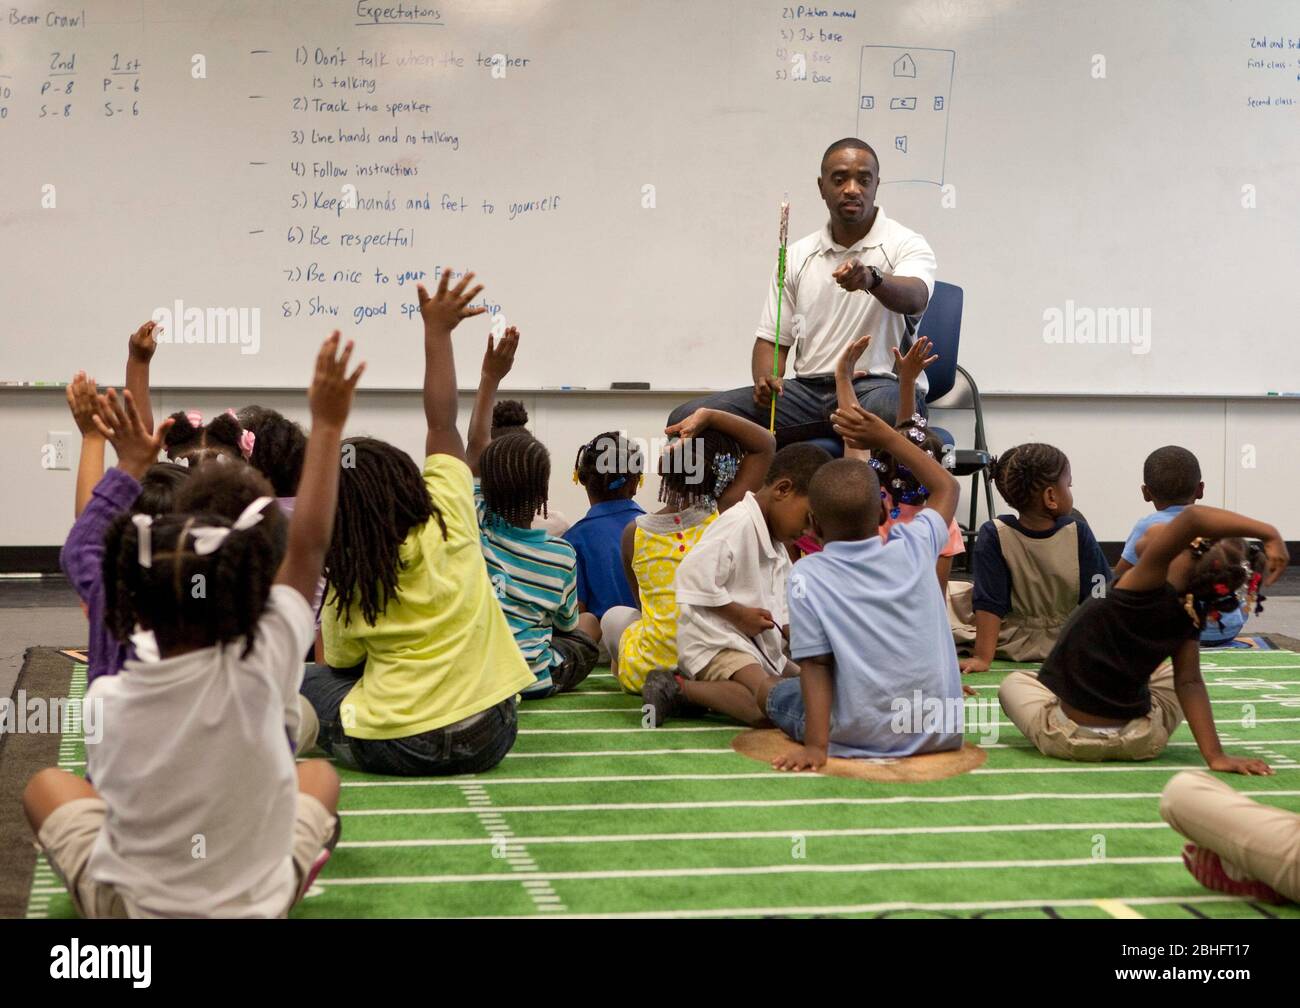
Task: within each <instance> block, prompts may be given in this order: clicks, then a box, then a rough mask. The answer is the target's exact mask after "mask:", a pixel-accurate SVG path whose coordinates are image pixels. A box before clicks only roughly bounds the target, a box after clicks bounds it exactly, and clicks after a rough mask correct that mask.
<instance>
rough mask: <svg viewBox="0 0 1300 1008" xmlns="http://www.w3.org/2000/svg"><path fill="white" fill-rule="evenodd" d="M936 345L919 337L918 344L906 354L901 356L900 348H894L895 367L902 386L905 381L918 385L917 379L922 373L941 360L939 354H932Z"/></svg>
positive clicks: (914, 344) (913, 345)
mask: <svg viewBox="0 0 1300 1008" xmlns="http://www.w3.org/2000/svg"><path fill="white" fill-rule="evenodd" d="M932 349H934V344H933V343H931V342H930V341H929V340H928V339H927V338H926V337H924V336H918V337H917V338H916V342H915V343H913V344H912V346H911V348H910V349H909V350H908V351H907V353H906V354H900V353H899V352H898V347H894V348H893V350H894V367H895V369H896V370H897V371H898V381H899V384H900V385H901V384H902V383H903V382H904V381H911V382H912V383H913V384H915V383H916V379H917V378H919V377H920V376H921V372H922V371H924V370H925V369H926V368H928V367H929V366H930V365H931V364H933V363H934V362H935V361H937V360H938V359H939V355H938V354H931V353H930V351H931V350H932Z"/></svg>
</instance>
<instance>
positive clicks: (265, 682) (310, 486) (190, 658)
mask: <svg viewBox="0 0 1300 1008" xmlns="http://www.w3.org/2000/svg"><path fill="white" fill-rule="evenodd" d="M338 347H339V334H338V333H337V332H336V333H334V335H333V336H331V337H330V338H329V339H328V340H326V341H325V343H324V345H323V346H322V347H321V351H320V354H319V355H318V357H317V359H316V372H315V377H314V379H313V381H312V385H311V391H310V393H309V399H310V403H311V412H312V435H311V442H310V445H309V446H308V450H307V462H306V465H305V467H304V475H303V480H302V486H301V488H300V490H299V496H300V500H301V502H302V507H301V508H300V509H299V510H298V511H297V513H296V514H295V515H294V519H293V522H292V525H291V526H290V529H289V542H288V548H287V550H286V552H285V554H284V559H283V560H282V561H281V562H280V564H279V566H278V568H277V567H276V566H275V564H274V562H273V561H274V557H275V554H276V548H275V544H274V542H273V541H272V536H271V535H270V534H269V532H268V530H267V527H266V526H267V523H266V522H265V521H264V520H263V515H264V512H265V509H266V508H267V507H268V506H273V504H274V502H273V500H272V499H271V498H270V497H263V498H259V499H258V500H257V501H255V502H253V503H252V504H250V505H249V506H248V507H247V508H245V510H244V512H243V514H241V515H240V516H239V518H237V519H236V520H235V521H234V522H230V521H228V520H227V519H224V518H222V517H220V516H218V515H214V514H179V513H178V514H169V515H162V516H159V517H157V518H151V517H150V516H148V515H131V516H127V515H122V516H120V517H119V518H118V519H117V520H116V521H115V522H114V524H113V526H112V528H111V529H110V530H109V536H108V544H107V548H106V555H105V560H104V565H105V570H106V572H107V573H108V575H109V578H110V580H109V582H108V583H109V585H110V587H109V591H108V618H109V621H110V623H111V625H112V626H113V628H114V630H115V631H116V632H117V634H118V636H119V637H120V636H123V635H124V634H125V633H126V631H127V630H129V628H130V627H131V626H132V625H134V624H135V623H137V622H138V623H140V624H141V625H142V626H144V627H145V628H147V629H149V630H152V631H153V632H154V634H155V636H156V637H157V641H158V647H159V651H160V657H159V660H157V661H155V662H140V661H135V660H132V661H128V662H127V663H126V666H125V668H123V670H122V672H121V674H120V675H116V676H105V677H102V678H100V679H98V680H96V681H95V683H93V684H92V685H91V687H90V689H89V690H88V691H87V694H86V699H85V702H86V704H88V705H96V706H98V708H99V710H98V715H99V717H100V718H101V721H100V723H101V724H102V725H103V726H104V727H103V732H102V738H101V739H100V740H99V741H98V742H97V743H94V744H88V745H87V755H86V760H87V771H88V772H89V774H91V775H92V776H93V778H94V780H95V787H92V786H91V785H90V784H89V783H87V781H85V780H83V779H81V778H79V777H76V776H74V775H72V774H69V773H67V772H65V771H62V770H54V769H49V770H42V771H41V772H40V773H38V774H36V775H35V776H34V777H32V779H31V780H30V781H29V782H28V784H27V787H26V789H25V791H24V792H23V809H24V811H25V812H26V814H27V819H28V821H29V822H30V823H31V827H32V829H33V831H34V832H35V833H36V835H37V838H38V841H39V843H40V845H41V847H42V848H43V849H44V851H45V853H46V856H47V857H48V859H49V861H50V864H51V865H52V866H53V868H54V870H55V871H56V872H57V873H58V874H59V875H60V876H61V877H62V878H63V880H64V882H65V884H66V885H67V886H68V889H69V893H70V894H71V896H72V899H73V903H74V904H75V906H76V908H77V910H78V911H79V912H80V913H81V914H82V915H83V916H87V917H282V916H284V915H285V914H287V913H288V911H289V908H290V907H291V906H292V905H293V904H294V903H295V902H296V901H297V900H298V899H299V898H301V896H302V894H303V893H304V892H305V891H306V889H307V887H308V886H309V885H310V884H311V881H312V879H313V878H314V877H315V874H316V872H318V871H319V870H320V868H321V867H322V866H323V865H324V863H325V860H326V859H327V858H328V856H329V851H330V850H331V849H332V847H333V845H334V843H335V842H336V841H337V839H338V820H337V818H336V816H335V807H336V804H337V800H338V777H337V775H336V774H335V772H334V769H333V768H332V767H331V766H330V765H329V764H328V763H327V762H325V761H324V760H313V761H308V762H305V763H302V764H299V765H298V766H296V767H295V765H294V760H293V756H292V754H291V753H290V751H289V748H288V747H287V746H286V745H285V739H284V725H283V721H282V716H281V714H282V711H283V710H284V709H285V707H286V706H287V704H288V703H289V701H290V699H291V698H292V697H293V696H294V694H296V693H297V690H298V686H299V684H300V683H301V681H302V669H303V666H302V655H303V653H304V652H305V651H306V649H307V646H308V644H309V643H310V642H311V639H312V635H313V632H314V627H313V620H312V612H311V607H310V605H309V604H308V599H309V598H310V597H311V594H312V591H313V590H314V588H315V585H316V579H317V577H318V576H319V574H320V570H321V563H322V561H323V560H324V557H325V549H326V546H327V545H328V544H329V539H330V530H331V528H332V526H333V523H334V505H335V499H336V495H337V484H338V473H339V464H338V458H339V436H340V433H341V431H342V428H343V424H344V422H345V421H346V419H347V415H348V410H349V406H350V404H351V401H352V394H353V390H354V388H355V387H356V383H357V379H358V378H359V377H360V374H361V370H362V367H358V368H357V370H356V371H355V372H353V374H352V375H351V376H350V377H349V376H348V374H347V365H348V359H349V357H350V355H351V350H352V345H351V344H350V343H349V344H348V345H347V347H346V348H345V349H344V350H343V352H342V354H341V355H340V354H339V352H338ZM125 400H126V401H125V407H123V406H122V405H121V404H119V403H118V401H117V398H116V395H115V393H113V392H112V391H111V390H110V392H109V393H108V395H107V396H104V397H101V399H100V408H99V412H98V414H97V421H96V422H97V424H98V425H100V427H101V432H102V433H103V434H104V436H105V437H107V438H109V439H110V440H115V442H120V443H122V444H126V443H128V442H129V443H131V444H133V445H140V446H141V449H140V451H139V454H142V455H144V454H152V455H156V454H157V452H158V449H159V448H160V447H161V445H162V443H163V440H164V437H165V435H166V427H167V426H168V425H167V424H166V423H164V424H163V425H161V426H160V428H159V430H158V431H157V432H156V433H154V434H152V435H150V434H148V433H147V432H146V431H145V430H144V424H143V420H142V418H141V417H140V416H139V414H138V413H137V412H136V410H135V407H134V396H132V394H131V393H130V392H129V391H128V392H127V393H126V394H125ZM128 430H129V431H130V435H129V436H126V432H127V431H128ZM132 452H133V453H134V452H135V449H134V448H133V449H132ZM273 582H274V583H273ZM196 589H199V590H196ZM200 848H201V853H200V854H196V853H195V852H196V850H199V849H200Z"/></svg>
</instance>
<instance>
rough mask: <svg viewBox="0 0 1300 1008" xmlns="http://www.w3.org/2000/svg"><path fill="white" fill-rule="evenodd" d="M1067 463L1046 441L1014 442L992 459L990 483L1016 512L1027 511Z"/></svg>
mask: <svg viewBox="0 0 1300 1008" xmlns="http://www.w3.org/2000/svg"><path fill="white" fill-rule="evenodd" d="M1069 465H1070V460H1069V459H1068V458H1066V457H1065V452H1063V451H1061V449H1059V448H1053V447H1052V446H1051V445H1049V444H1038V443H1032V444H1022V445H1016V446H1015V447H1014V448H1009V449H1007V450H1006V451H1005V452H1003V453H1002V454H1001V455H999V456H998V457H997V458H995V459H994V460H993V482H994V483H995V484H996V485H997V488H998V493H1000V494H1001V495H1002V499H1003V500H1005V501H1006V502H1007V503H1008V504H1010V505H1011V506H1012V507H1013V508H1015V509H1016V511H1027V510H1028V509H1029V508H1031V507H1033V506H1034V505H1035V504H1037V503H1038V501H1039V495H1040V494H1041V493H1042V492H1043V491H1044V490H1046V489H1047V488H1048V487H1049V486H1051V485H1052V484H1053V483H1055V482H1056V481H1057V480H1059V479H1060V478H1061V477H1062V476H1063V475H1064V474H1065V470H1066V468H1067V467H1068V466H1069Z"/></svg>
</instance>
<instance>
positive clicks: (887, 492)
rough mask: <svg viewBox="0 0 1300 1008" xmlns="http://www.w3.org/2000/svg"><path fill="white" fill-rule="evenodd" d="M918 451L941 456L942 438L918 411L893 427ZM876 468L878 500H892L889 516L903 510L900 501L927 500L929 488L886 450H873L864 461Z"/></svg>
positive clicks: (920, 501)
mask: <svg viewBox="0 0 1300 1008" xmlns="http://www.w3.org/2000/svg"><path fill="white" fill-rule="evenodd" d="M894 429H895V430H896V431H898V432H899V433H900V434H902V435H903V436H904V437H905V438H907V439H908V440H909V441H911V442H913V443H914V444H915V445H916V446H917V447H918V448H920V449H921V451H923V452H925V453H926V454H927V455H929V456H930V458H932V459H940V458H942V457H943V448H944V445H943V440H942V439H941V438H940V437H939V435H938V434H936V433H934V431H932V430H930V429H929V425H928V423H927V421H926V419H925V417H923V416H921V414H919V413H913V414H912V416H911V417H910V418H909V419H907V420H905V421H903V422H902V423H901V424H899V425H898V426H897V427H895V428H894ZM867 464H868V465H870V466H871V468H872V469H874V470H875V471H876V476H877V478H878V479H879V480H880V499H881V500H882V501H884V502H885V503H888V502H889V501H890V500H892V501H893V502H894V503H893V506H892V507H891V508H890V509H889V517H890V518H897V517H898V516H899V515H900V514H901V513H902V510H901V508H900V507H899V505H901V504H907V505H909V506H911V505H918V506H919V505H924V504H925V502H926V501H928V500H929V499H930V488H929V487H927V486H926V485H925V484H923V483H922V482H921V481H920V480H919V479H918V478H917V476H916V474H915V473H914V472H912V470H911V469H909V468H908V467H907V466H905V465H903V464H902V463H901V462H899V461H898V460H897V459H896V458H894V456H893V455H891V454H890V453H889V452H887V451H877V452H873V453H872V456H871V459H870V460H869V462H868V463H867Z"/></svg>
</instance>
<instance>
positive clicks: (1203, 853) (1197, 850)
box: [1183, 843, 1286, 903]
mask: <svg viewBox="0 0 1300 1008" xmlns="http://www.w3.org/2000/svg"><path fill="white" fill-rule="evenodd" d="M1183 864H1184V865H1186V866H1187V870H1188V871H1189V872H1191V873H1192V878H1194V879H1196V881H1197V882H1199V883H1201V885H1203V886H1205V888H1206V889H1216V890H1218V891H1219V892H1224V893H1227V894H1228V895H1229V896H1244V897H1245V898H1247V899H1253V900H1261V901H1263V902H1265V903H1285V902H1286V900H1285V899H1283V898H1282V897H1281V896H1279V895H1278V894H1277V893H1276V892H1275V891H1274V890H1273V889H1272V888H1270V887H1269V886H1266V885H1265V884H1264V883H1263V882H1256V881H1254V880H1253V879H1251V880H1247V881H1244V882H1238V881H1237V880H1236V879H1234V878H1233V877H1232V876H1231V875H1229V874H1228V871H1227V869H1226V868H1224V866H1223V860H1222V859H1221V858H1220V857H1219V855H1218V854H1216V853H1215V852H1214V851H1212V850H1210V849H1209V848H1208V847H1197V846H1196V844H1191V843H1189V844H1188V845H1187V846H1185V847H1184V848H1183Z"/></svg>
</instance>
